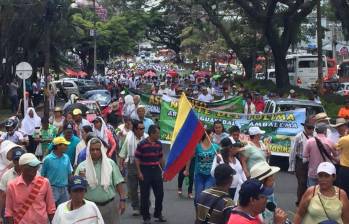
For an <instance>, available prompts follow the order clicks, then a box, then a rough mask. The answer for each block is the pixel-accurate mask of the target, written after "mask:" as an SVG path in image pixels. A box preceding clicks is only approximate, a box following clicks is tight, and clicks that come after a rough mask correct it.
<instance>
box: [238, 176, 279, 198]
mask: <svg viewBox="0 0 349 224" xmlns="http://www.w3.org/2000/svg"><path fill="white" fill-rule="evenodd" d="M272 194H273V189H272V188H266V187H264V185H263V183H262V182H261V181H259V180H257V179H249V180H246V181H245V182H244V183H243V184H242V185H241V189H240V192H239V197H240V199H248V198H251V197H253V198H257V197H258V196H259V195H263V196H270V195H272Z"/></svg>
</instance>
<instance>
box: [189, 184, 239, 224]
mask: <svg viewBox="0 0 349 224" xmlns="http://www.w3.org/2000/svg"><path fill="white" fill-rule="evenodd" d="M223 195H224V197H223V198H221V199H219V197H221V196H223ZM217 200H218V201H217ZM216 201H217V203H216V204H215V205H214V203H215V202H216ZM233 206H234V202H233V200H232V199H231V198H230V197H229V194H228V193H227V192H225V191H221V190H219V188H218V187H212V188H209V189H206V190H204V191H203V192H201V194H200V196H199V198H198V203H197V215H196V219H197V221H199V223H200V222H202V223H204V221H205V219H206V216H207V215H208V211H209V210H210V208H211V207H213V210H212V213H211V217H210V218H209V219H208V222H207V223H212V224H221V223H222V224H224V223H226V222H227V221H228V219H229V216H230V212H231V210H232V208H233Z"/></svg>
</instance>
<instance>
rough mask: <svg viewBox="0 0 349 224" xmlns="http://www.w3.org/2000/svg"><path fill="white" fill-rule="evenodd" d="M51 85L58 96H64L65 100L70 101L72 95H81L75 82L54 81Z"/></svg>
mask: <svg viewBox="0 0 349 224" xmlns="http://www.w3.org/2000/svg"><path fill="white" fill-rule="evenodd" d="M51 85H52V87H53V88H54V89H55V92H56V93H57V95H60V96H64V98H65V99H69V97H70V95H71V94H75V95H77V96H79V95H80V92H79V88H78V85H77V84H76V82H74V81H73V80H58V81H52V82H51ZM62 91H63V93H62Z"/></svg>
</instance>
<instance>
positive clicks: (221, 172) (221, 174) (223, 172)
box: [214, 163, 236, 181]
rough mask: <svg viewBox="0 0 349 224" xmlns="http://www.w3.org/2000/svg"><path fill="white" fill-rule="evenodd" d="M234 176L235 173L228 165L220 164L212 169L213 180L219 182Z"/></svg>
mask: <svg viewBox="0 0 349 224" xmlns="http://www.w3.org/2000/svg"><path fill="white" fill-rule="evenodd" d="M235 174H236V171H235V170H234V169H233V168H231V166H229V165H228V164H225V163H224V164H220V165H218V166H217V167H216V169H214V178H215V179H216V180H217V181H219V180H226V179H228V178H229V177H230V176H233V175H235Z"/></svg>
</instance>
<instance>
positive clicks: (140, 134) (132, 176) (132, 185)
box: [119, 120, 148, 216]
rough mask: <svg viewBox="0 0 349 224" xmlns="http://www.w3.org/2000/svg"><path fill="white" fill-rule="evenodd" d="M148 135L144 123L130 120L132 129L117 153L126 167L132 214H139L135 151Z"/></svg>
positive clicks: (122, 165)
mask: <svg viewBox="0 0 349 224" xmlns="http://www.w3.org/2000/svg"><path fill="white" fill-rule="evenodd" d="M147 136H148V135H147V134H145V133H144V125H143V123H142V122H141V121H138V120H133V121H132V131H129V132H128V133H127V135H126V138H125V142H124V144H123V146H122V148H121V151H120V153H119V157H120V164H121V167H122V168H123V169H125V168H127V189H128V194H129V197H130V199H131V206H132V208H133V215H135V216H136V215H139V197H138V181H139V180H138V176H137V168H136V163H135V152H136V148H137V145H138V143H139V142H140V141H142V140H144V139H145V138H146V137H147Z"/></svg>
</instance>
